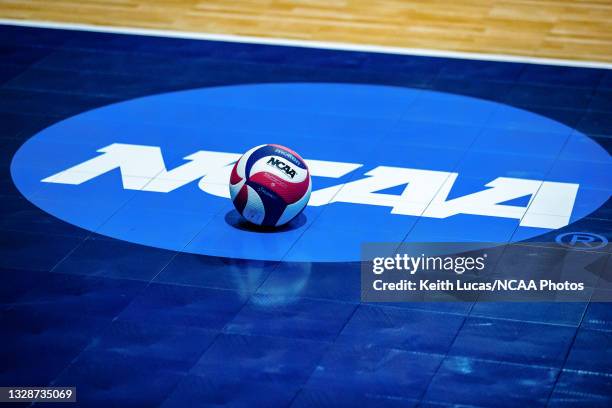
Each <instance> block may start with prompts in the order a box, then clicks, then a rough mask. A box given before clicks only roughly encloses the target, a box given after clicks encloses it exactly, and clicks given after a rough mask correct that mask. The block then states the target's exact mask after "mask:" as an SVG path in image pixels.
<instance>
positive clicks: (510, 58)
mask: <svg viewBox="0 0 612 408" xmlns="http://www.w3.org/2000/svg"><path fill="white" fill-rule="evenodd" d="M3 24H4V25H13V26H21V27H37V28H51V29H58V30H78V31H91V32H99V33H112V34H132V35H144V36H150V37H168V38H184V39H191V40H209V41H225V42H233V43H247V44H263V45H282V46H289V47H303V48H319V49H326V50H338V51H362V52H374V53H384V54H397V55H415V56H421V57H442V58H458V59H468V60H482V61H497V62H517V63H527V64H540V65H558V66H565V67H580V68H604V69H612V63H610V62H599V61H576V60H566V59H556V58H539V57H528V56H519V55H504V54H485V53H478V52H463V51H442V50H430V49H421V48H402V47H388V46H384V45H361V44H349V43H338V42H326V41H310V40H292V39H282V38H266V37H253V36H242V35H233V34H212V33H198V32H190V31H174V30H157V29H149V28H129V27H113V26H98V25H91V24H77V23H56V22H50V21H34V20H16V19H4V18H0V25H3Z"/></svg>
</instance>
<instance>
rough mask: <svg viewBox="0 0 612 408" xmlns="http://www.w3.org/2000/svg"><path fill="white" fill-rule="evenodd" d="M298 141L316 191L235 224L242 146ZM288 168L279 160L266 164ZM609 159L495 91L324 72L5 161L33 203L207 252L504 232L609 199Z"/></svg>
mask: <svg viewBox="0 0 612 408" xmlns="http://www.w3.org/2000/svg"><path fill="white" fill-rule="evenodd" d="M266 143H278V144H282V145H286V146H289V147H290V148H292V149H294V150H296V151H298V152H300V154H301V155H303V157H304V158H305V159H306V162H307V164H308V167H309V169H310V171H311V175H312V181H313V190H312V195H311V198H310V202H309V204H308V206H307V207H306V209H305V210H304V212H303V213H302V214H301V215H300V216H299V217H298V218H297V219H295V220H293V221H292V222H291V223H290V224H289V225H287V226H286V227H284V228H281V229H280V230H278V231H276V232H269V233H263V232H258V231H254V230H252V229H249V228H248V227H246V226H245V224H244V223H243V222H242V220H241V218H240V216H239V215H238V214H237V213H236V212H235V210H234V209H233V206H232V203H231V202H230V200H229V199H228V198H229V190H228V183H229V178H230V172H231V169H232V166H233V164H234V163H235V162H236V160H238V158H239V157H240V155H241V154H242V153H243V152H245V151H247V150H248V149H249V148H251V147H253V146H256V145H260V144H266ZM269 165H274V166H277V167H278V168H279V169H281V170H282V171H285V172H286V173H287V175H288V176H291V172H292V169H291V167H290V166H288V165H287V163H283V162H282V161H278V162H274V163H269ZM610 167H611V165H610V156H609V154H608V153H607V152H606V151H605V150H604V149H602V148H601V147H600V146H599V145H598V144H597V143H595V142H594V141H592V140H591V139H589V138H588V137H587V136H585V135H583V134H581V133H580V132H578V131H576V130H574V129H572V128H570V127H568V126H566V125H563V124H561V123H559V122H556V121H554V120H551V119H549V118H546V117H543V116H540V115H537V114H535V113H532V112H528V111H525V110H521V109H517V108H514V107H510V106H507V105H504V104H500V103H494V102H490V101H485V100H481V99H475V98H470V97H465V96H460V95H454V94H447V93H440V92H433V91H427V90H420V89H410V88H398V87H386V86H374V85H357V84H329V83H285V84H255V85H236V86H226V87H217V88H203V89H195V90H189V91H181V92H173V93H167V94H161V95H154V96H148V97H144V98H139V99H134V100H130V101H126V102H121V103H117V104H113V105H109V106H106V107H102V108H98V109H94V110H92V111H89V112H86V113H83V114H80V115H77V116H75V117H72V118H69V119H66V120H64V121H62V122H59V123H56V124H54V125H53V126H51V127H49V128H47V129H45V130H43V131H41V132H40V133H38V134H37V135H35V136H33V137H32V138H31V139H29V140H28V141H27V142H26V143H25V144H24V145H23V146H22V147H21V148H20V149H19V151H18V152H17V153H16V154H15V157H14V159H13V162H12V165H11V173H12V177H13V180H14V182H15V184H16V186H17V187H18V189H19V190H20V192H21V193H22V194H23V195H24V196H25V197H26V198H27V199H28V200H29V201H31V202H32V203H34V204H35V205H36V206H38V207H39V208H41V209H42V210H44V211H46V212H48V213H50V214H52V215H54V216H55V217H57V218H60V219H62V220H64V221H66V222H69V223H71V224H74V225H76V226H79V227H81V228H84V229H87V230H91V231H94V232H96V233H98V234H103V235H106V236H109V237H113V238H117V239H121V240H125V241H130V242H134V243H139V244H143V245H149V246H153V247H158V248H166V249H171V250H182V251H186V252H192V253H196V254H204V255H211V256H221V257H231V258H244V259H257V260H284V261H295V262H340V261H358V260H359V256H360V245H361V243H362V242H401V241H404V240H408V241H411V242H430V241H434V242H436V241H438V242H462V241H475V242H500V243H505V242H513V241H519V240H523V239H528V238H532V237H535V236H538V235H541V234H544V233H546V232H549V231H551V230H555V229H559V228H562V227H564V226H566V225H568V224H569V223H571V222H574V221H576V220H578V219H580V218H582V217H584V216H586V215H588V214H589V213H591V212H593V211H594V210H596V209H597V208H598V207H600V206H601V205H602V204H603V203H605V202H606V200H607V199H608V198H609V196H610V194H609V186H610V185H611V181H612V180H611V178H612V171H610V170H611V169H610Z"/></svg>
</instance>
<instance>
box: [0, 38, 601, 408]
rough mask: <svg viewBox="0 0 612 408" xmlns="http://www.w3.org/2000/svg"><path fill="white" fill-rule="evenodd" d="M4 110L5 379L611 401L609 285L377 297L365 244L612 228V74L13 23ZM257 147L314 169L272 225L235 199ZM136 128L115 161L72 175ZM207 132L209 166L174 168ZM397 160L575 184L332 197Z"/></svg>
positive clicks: (165, 395) (505, 402)
mask: <svg viewBox="0 0 612 408" xmlns="http://www.w3.org/2000/svg"><path fill="white" fill-rule="evenodd" d="M0 124H1V127H0V139H1V141H2V143H1V144H0V152H1V162H0V165H1V166H2V171H1V173H0V186H1V189H0V194H1V195H2V197H1V201H0V203H1V204H0V208H1V211H2V216H1V217H0V229H1V233H0V240H1V244H0V268H1V270H0V273H1V276H2V285H0V307H1V308H2V312H1V313H0V333H1V337H0V342H1V344H2V347H1V349H0V361H2V364H1V365H0V386H12V385H16V386H17V385H19V386H45V385H53V386H76V387H77V398H78V400H79V403H80V405H82V406H103V407H109V406H164V407H185V406H190V405H196V406H226V405H227V406H245V407H246V406H248V407H252V406H262V407H263V406H266V407H267V406H295V407H311V406H315V407H324V406H329V407H337V406H347V407H356V406H359V407H363V406H385V407H410V406H424V407H443V406H449V405H454V404H460V405H466V406H475V407H499V406H518V405H521V406H568V407H569V406H579V407H587V406H589V407H590V406H602V407H608V406H610V405H612V307H611V306H610V304H608V303H597V302H592V303H478V302H477V303H469V302H457V303H439V304H438V303H394V304H380V303H361V302H360V275H359V272H360V271H359V263H358V262H356V261H357V260H358V259H359V244H360V243H361V242H368V241H371V242H377V241H381V242H382V241H387V242H415V241H416V242H418V241H464V240H465V241H474V242H498V243H508V242H515V241H523V240H533V241H540V242H547V243H548V242H549V243H551V245H552V244H553V243H554V242H555V239H556V238H557V237H558V236H559V235H561V234H568V235H566V236H569V234H570V233H575V232H580V233H582V234H585V233H588V234H596V235H593V236H597V237H599V238H603V239H607V240H610V239H612V203H611V202H610V199H609V197H610V193H611V192H612V163H611V160H610V151H611V150H612V72H611V71H609V70H603V69H587V68H570V67H560V66H545V65H531V64H520V63H505V62H490V61H474V60H459V59H445V58H432V57H418V56H401V55H386V54H376V53H366V52H348V51H333V50H317V49H306V48H292V47H285V46H270V45H253V44H240V43H223V42H213V41H195V40H182V39H168V38H156V37H141V36H129V35H118V34H101V33H87V32H78V31H61V30H45V29H33V28H17V27H10V26H0ZM262 143H280V144H283V145H287V146H289V147H291V148H293V149H295V150H296V151H298V152H299V153H300V154H302V155H303V156H304V157H305V158H306V159H310V160H316V161H318V162H317V163H318V164H316V163H315V164H314V165H313V169H314V167H316V166H319V167H318V171H319V172H320V174H314V177H313V184H314V190H315V191H314V192H313V198H312V199H311V204H313V205H310V206H309V207H307V209H306V210H305V212H304V214H303V215H302V216H301V217H300V218H298V219H297V220H295V222H293V223H292V224H290V225H289V226H288V227H287V228H284V229H281V230H279V231H277V232H261V231H253V230H252V229H249V228H248V227H246V226H245V225H244V224H243V223H242V222H241V221H240V219H239V217H238V216H237V214H236V213H235V211H232V210H233V207H232V204H231V202H230V201H229V199H227V197H226V196H225V195H224V194H226V191H227V186H226V184H224V183H225V181H224V178H223V174H225V173H223V170H222V169H223V168H224V167H225V166H226V165H228V164H231V163H232V162H233V161H235V158H232V156H231V155H232V154H239V153H242V152H244V151H246V150H247V149H248V148H250V147H252V146H255V145H258V144H262ZM108 146H115V147H114V148H110V149H107V148H108ZM117 146H120V148H121V149H125V148H126V146H128V147H129V149H132V150H129V151H128V150H121V151H122V152H123V153H121V155H119V156H120V157H121V158H122V159H121V160H124V159H125V158H126V157H127V159H125V160H126V161H123V162H122V166H121V171H119V169H118V168H117V167H118V166H115V167H114V168H113V169H110V170H108V171H101V170H100V167H99V166H98V165H97V164H96V165H95V166H93V167H91V166H90V167H80V168H78V169H76V171H73V172H71V173H70V177H64V176H62V177H60V176H57V175H58V174H60V173H61V172H63V171H66V170H68V169H71V168H73V167H74V166H77V165H79V164H82V163H85V162H88V161H90V160H96V158H97V159H98V161H99V160H100V158H101V157H102V158H104V157H111V153H108V152H109V151H111V150H112V149H116V148H117ZM103 149H107V150H103ZM134 149H135V150H134ZM147 149H148V150H147ZM115 151H116V150H115ZM126 152H127V153H126ZM130 152H132V153H130ZM134 152H135V153H134ZM198 152H200V153H198ZM202 152H204V153H202ZM210 152H216V154H219V157H221V158H220V159H219V160H220V164H219V165H217V166H216V167H215V169H214V170H215V171H214V172H213V171H212V170H211V171H208V172H204V173H202V174H199V175H198V176H197V177H192V175H191V173H189V172H183V173H180V172H174V173H173V172H172V170H173V169H177V168H179V169H180V168H181V166H183V165H185V164H186V163H190V162H191V163H195V162H197V160H198V159H197V158H194V157H195V156H190V155H194V154H200V155H201V154H208V155H209V156H206V157H207V160H208V161H205V162H206V163H208V162H210V160H211V159H210V157H211V156H210ZM156 155H158V156H159V157H161V158H162V163H163V165H164V166H165V167H164V168H163V169H161V168H157V170H156V171H154V170H155V169H156V168H155V166H153V165H152V164H151V163H154V162H155V157H157V156H156ZM119 156H117V157H119ZM113 157H115V156H113ZM147 157H149V158H151V159H150V160H149V159H145V158H147ZM190 157H191V158H190ZM215 157H217V156H215ZM102 160H104V159H102ZM130 160H131V161H130ZM147 160H148V161H147ZM128 162H129V163H136V162H138V163H140V164H141V165H139V166H132V164H129V165H128ZM96 163H98V162H96ZM142 163H145V164H142ZM96 166H98V167H96ZM130 166H131V167H130ZM147 166H148V167H147ZM326 166H327V167H326ZM343 166H344V167H343ZM379 166H386V167H385V168H387V169H389V168H391V169H392V173H393V174H397V173H401V172H403V171H404V170H405V169H419V170H422V171H428V172H430V173H427V174H433V173H434V172H437V174H439V173H444V174H446V175H449V174H457V180H456V181H455V183H454V184H453V185H452V188H450V190H449V192H448V196H447V197H446V199H447V200H450V199H454V198H458V197H463V196H466V195H469V194H473V193H477V192H479V191H482V190H485V189H486V188H487V187H485V185H486V184H487V183H489V182H491V181H492V180H494V179H496V178H499V177H501V178H505V179H512V180H536V181H539V182H540V183H541V182H542V181H548V182H555V183H565V184H578V185H579V188H578V192H577V195H576V197H575V201H573V204H572V206H571V211H570V212H569V213H567V211H566V212H564V211H562V210H559V209H557V208H553V209H552V211H551V210H550V208H549V209H548V210H540V211H539V212H537V211H536V212H534V213H533V214H530V215H529V217H530V219H531V220H534V219H535V220H537V222H536V221H532V222H531V223H530V222H527V221H526V220H527V218H528V217H522V216H519V217H517V218H512V217H502V216H493V217H492V216H486V215H482V212H483V210H482V209H481V208H475V207H470V208H469V211H471V212H470V213H469V214H463V213H462V214H458V215H454V216H450V217H447V218H436V217H435V216H433V215H432V214H434V213H433V212H432V213H428V212H427V209H430V208H432V203H434V202H435V197H434V193H436V191H437V190H436V191H434V192H433V193H432V196H431V197H429V198H428V199H427V200H426V202H419V200H415V202H414V203H412V204H413V206H412V207H410V209H408V210H407V209H404V210H402V209H395V207H393V205H387V204H384V205H380V204H371V203H370V204H366V203H359V202H356V201H358V199H356V198H355V194H353V195H351V196H350V197H349V196H348V195H346V194H344V193H343V191H344V190H345V188H343V189H340V190H339V192H337V191H335V192H334V194H333V195H331V196H330V197H332V196H333V197H335V198H334V199H335V200H336V201H334V202H331V203H330V202H329V199H328V201H325V200H324V198H325V197H324V195H323V194H322V193H321V192H320V191H322V190H325V189H328V190H327V191H329V189H333V188H334V186H338V185H346V186H349V185H351V184H350V183H354V182H357V181H358V180H361V179H365V178H367V177H369V176H372V174H370V173H368V172H371V171H375V169H377V168H380V167H379ZM111 167H112V166H111ZM330 167H333V168H335V169H337V168H343V169H345V171H344V172H340V173H342V174H340V173H337V174H334V175H333V176H331V175H330V174H328V173H329V170H328V173H325V171H326V170H325V169H326V168H327V169H329V168H330ZM92 169H93V170H92ZM96 169H97V170H96ZM183 169H185V167H183ZM219 169H221V170H219ZM402 169H404V170H402ZM196 173H197V172H196ZM324 173H325V174H324ZM63 174H64V175H65V173H63ZM177 174H178V176H176V175H177ZM390 174H391V173H390ZM52 176H53V177H55V178H52V179H49V180H46V181H44V182H43V181H42V180H44V179H46V178H49V177H52ZM202 176H204V178H202ZM217 176H218V177H217ZM374 177H376V176H375V175H374ZM75 180H80V181H79V182H77V181H75ZM444 180H446V176H445V178H444V179H442V181H444ZM173 183H174V184H173ZM406 183H407V182H404V183H396V184H395V185H389V186H385V187H384V188H380V189H379V190H377V193H378V194H380V195H381V197H383V199H385V200H388V197H390V196H393V195H395V196H397V195H400V194H402V191H403V190H404V188H406ZM441 185H442V184H441ZM168 186H171V187H168ZM164 189H165V190H167V191H165V190H164ZM317 190H319V192H317ZM537 191H538V194H544V193H543V192H542V190H541V189H540V185H539V184H538V189H537ZM534 193H535V191H534ZM315 194H318V197H316V196H315ZM343 194H344V195H343ZM382 195H385V196H382ZM343 197H344V198H343ZM385 197H386V198H385ZM315 198H316V199H315ZM317 200H321V201H320V205H314V204H316V202H318V201H317ZM430 201H431V202H430ZM385 203H388V201H385ZM531 203H532V202H531V201H529V195H528V194H527V195H526V194H523V195H522V196H521V195H519V196H517V197H512V199H509V200H508V202H506V203H504V204H505V205H510V206H516V207H517V208H521V207H524V206H527V205H528V204H531ZM421 207H422V210H421V212H418V211H417V210H414V208H417V209H418V208H421ZM468 207H469V206H468ZM476 207H477V206H476ZM398 208H399V207H398ZM541 208H544V207H541ZM392 209H393V213H392ZM402 211H403V212H404V213H402ZM410 211H412V213H411V212H410ZM415 212H417V213H415ZM564 217H565V218H564ZM564 220H565V221H564ZM534 223H535V224H537V225H534ZM560 240H561V241H562V239H561V238H560ZM541 251H542V254H544V253H545V252H546V249H545V248H542V249H541ZM574 252H575V250H574V249H572V248H569V249H568V248H566V249H564V250H563V252H562V254H563V255H562V256H559V257H558V258H556V264H555V265H556V266H558V267H559V266H560V267H562V268H565V270H574V269H576V270H578V269H577V268H584V270H585V272H586V271H588V273H590V274H592V275H593V276H596V277H598V279H599V283H598V284H599V286H600V287H601V288H603V289H602V290H612V259H610V255H609V253H610V250H609V246H608V247H604V248H603V249H601V250H600V251H598V252H597V253H598V254H599V255H601V256H599V258H598V260H597V262H590V263H588V262H587V263H586V266H585V265H584V264H580V265H577V264H574V263H573V262H574V260H575V258H574V257H572V256H571V254H573V253H574ZM543 257H544V255H543ZM539 261H541V259H540V258H539V257H537V256H536V257H535V258H534V259H525V260H521V262H523V263H524V269H525V271H526V272H527V273H528V272H529V270H530V269H532V270H535V269H536V268H542V265H541V263H538V262H539Z"/></svg>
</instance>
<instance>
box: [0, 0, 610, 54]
mask: <svg viewBox="0 0 612 408" xmlns="http://www.w3.org/2000/svg"><path fill="white" fill-rule="evenodd" d="M0 18H12V19H24V20H40V21H53V22H65V23H86V24H93V25H103V26H114V27H117V26H118V27H139V28H155V29H164V30H178V31H191V32H204V33H218V34H238V35H248V36H257V37H268V38H270V37H271V38H290V39H301V40H309V41H334V42H342V43H350V44H371V45H384V46H395V47H404V48H405V47H409V48H421V49H434V50H452V51H470V52H484V53H489V54H511V55H523V56H534V57H548V58H564V59H572V60H574V59H575V60H588V61H590V60H593V61H608V62H610V61H612V31H611V30H610V21H611V20H612V4H611V3H610V2H609V1H608V0H528V1H525V0H461V1H454V0H436V1H431V0H385V1H372V0H342V1H339V0H336V1H322V0H319V1H304V0H275V1H262V0H239V1H238V0H232V1H227V0H113V1H104V2H100V1H91V0H90V1H83V0H54V1H48V0H19V1H15V0H0Z"/></svg>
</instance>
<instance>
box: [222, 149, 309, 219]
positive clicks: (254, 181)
mask: <svg viewBox="0 0 612 408" xmlns="http://www.w3.org/2000/svg"><path fill="white" fill-rule="evenodd" d="M310 191H311V181H310V172H309V171H308V167H307V166H306V163H305V162H304V159H302V158H301V157H300V156H299V155H298V154H297V153H296V152H294V151H293V150H291V149H288V148H286V147H283V146H280V145H275V144H267V145H261V146H257V147H254V148H252V149H251V150H249V151H248V152H246V153H245V154H243V155H242V157H241V158H240V159H239V160H238V161H237V162H236V164H235V165H234V168H233V169H232V175H231V177H230V196H231V198H232V201H233V203H234V206H235V207H236V210H238V212H239V213H240V214H242V216H243V217H244V218H246V219H247V220H249V221H250V222H252V223H253V224H257V225H263V226H279V225H283V224H286V223H288V222H289V221H291V220H292V219H294V218H295V217H296V216H297V215H298V214H299V213H300V212H302V210H303V209H304V207H305V206H306V204H307V203H308V199H309V198H310Z"/></svg>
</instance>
